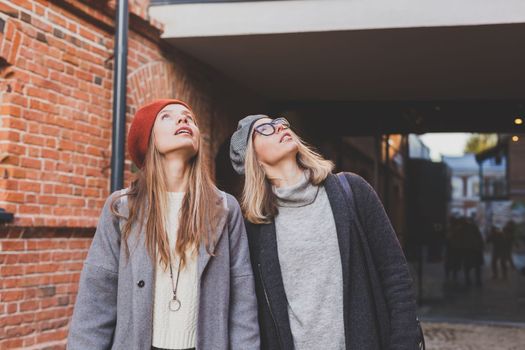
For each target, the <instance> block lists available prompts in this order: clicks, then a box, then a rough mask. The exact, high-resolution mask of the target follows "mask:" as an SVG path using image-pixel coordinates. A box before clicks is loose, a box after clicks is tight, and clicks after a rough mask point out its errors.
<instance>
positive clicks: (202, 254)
mask: <svg viewBox="0 0 525 350" xmlns="http://www.w3.org/2000/svg"><path fill="white" fill-rule="evenodd" d="M220 194H221V199H220V200H219V201H218V202H217V205H218V206H219V207H220V209H219V210H222V211H223V214H222V215H221V218H220V220H219V223H218V225H217V226H216V227H215V228H213V230H215V232H214V233H215V235H214V236H213V237H215V239H214V241H212V242H211V245H210V250H211V251H212V252H214V251H215V247H216V245H217V244H218V243H219V240H220V239H221V236H222V233H223V232H224V226H225V225H226V222H227V221H228V214H229V210H228V200H227V198H226V193H224V192H222V191H220ZM210 258H211V256H210V254H208V252H207V251H206V245H205V244H204V243H202V244H201V245H200V247H199V257H198V261H197V269H198V273H199V280H200V278H201V277H202V273H203V272H204V269H205V268H206V265H208V262H209V261H210Z"/></svg>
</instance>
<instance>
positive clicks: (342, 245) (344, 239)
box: [324, 174, 352, 344]
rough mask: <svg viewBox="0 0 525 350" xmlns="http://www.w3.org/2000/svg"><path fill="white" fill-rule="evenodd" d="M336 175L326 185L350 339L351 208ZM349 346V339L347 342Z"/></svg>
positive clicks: (346, 324)
mask: <svg viewBox="0 0 525 350" xmlns="http://www.w3.org/2000/svg"><path fill="white" fill-rule="evenodd" d="M338 181H339V180H338V179H337V176H336V175H333V174H330V175H329V176H328V177H327V178H326V180H325V183H324V186H325V189H326V193H327V195H328V200H329V202H330V206H331V207H332V213H333V215H334V221H335V227H336V230H337V240H338V242H339V253H340V254H341V265H342V269H343V309H344V323H345V324H344V327H345V334H346V336H347V337H348V334H350V333H349V331H350V328H349V325H350V323H349V322H350V319H349V315H350V310H349V305H350V248H351V246H350V241H351V237H350V234H351V231H350V227H351V221H352V218H351V216H350V208H348V205H347V204H346V199H345V197H344V191H343V189H342V188H341V185H340V184H339V182H338ZM346 343H347V344H349V342H348V339H347V341H346Z"/></svg>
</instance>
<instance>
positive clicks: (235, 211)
mask: <svg viewBox="0 0 525 350" xmlns="http://www.w3.org/2000/svg"><path fill="white" fill-rule="evenodd" d="M219 194H220V195H221V197H222V203H223V207H224V209H225V211H226V215H227V218H228V221H229V222H232V221H237V220H242V211H241V206H240V205H239V202H238V201H237V198H235V197H234V196H232V195H231V194H229V193H228V192H225V191H221V190H219Z"/></svg>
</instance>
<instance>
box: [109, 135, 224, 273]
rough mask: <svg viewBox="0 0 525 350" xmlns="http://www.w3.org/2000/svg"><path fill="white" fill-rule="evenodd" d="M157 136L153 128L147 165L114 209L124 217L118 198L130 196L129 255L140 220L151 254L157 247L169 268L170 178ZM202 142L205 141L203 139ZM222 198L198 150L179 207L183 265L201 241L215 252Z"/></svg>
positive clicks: (179, 245)
mask: <svg viewBox="0 0 525 350" xmlns="http://www.w3.org/2000/svg"><path fill="white" fill-rule="evenodd" d="M154 138H155V134H154V133H153V132H152V134H151V137H150V141H149V146H148V151H147V154H146V157H145V161H144V167H143V168H142V169H140V170H139V171H138V172H137V173H136V174H135V178H134V180H133V181H132V182H131V186H130V188H129V190H128V191H126V193H124V194H122V195H119V196H117V197H116V198H115V200H114V201H113V205H112V206H111V209H112V212H113V213H114V214H115V215H117V216H119V217H122V218H124V217H123V216H122V215H120V214H119V213H118V211H117V206H116V202H117V201H118V200H119V199H120V197H122V196H128V208H129V216H128V217H126V218H124V219H126V222H125V224H124V226H123V229H122V241H123V242H124V244H125V247H126V253H127V256H128V257H129V246H128V242H127V241H128V237H129V236H130V235H131V233H132V226H133V225H134V224H136V223H138V227H139V228H138V230H140V231H142V229H143V228H145V235H146V247H147V250H148V253H149V255H150V257H151V258H152V259H157V251H158V254H159V258H158V260H159V262H160V263H161V266H163V267H164V268H165V269H166V268H167V267H168V266H169V264H170V251H169V249H170V247H169V241H168V234H167V231H166V217H167V211H168V209H167V207H168V204H167V203H168V181H167V176H166V172H165V168H164V165H163V163H162V155H161V153H160V152H159V151H158V149H157V148H156V146H155V142H154ZM199 144H200V145H202V142H201V140H199ZM221 200H222V198H221V196H220V194H219V191H218V189H217V188H216V187H215V185H214V184H213V181H212V180H211V176H210V173H209V170H208V167H207V166H206V163H205V162H204V160H203V159H202V156H201V155H200V152H197V154H196V155H195V156H194V157H193V158H192V159H191V160H190V170H189V178H188V188H187V191H186V193H185V194H184V197H183V199H182V205H181V208H180V211H179V228H178V231H177V242H176V246H175V254H176V255H177V256H179V257H180V260H181V267H184V266H185V263H186V252H188V251H190V250H192V251H193V254H195V253H196V252H197V251H198V248H199V246H200V245H201V243H204V244H205V246H206V250H207V252H208V254H210V255H213V252H212V251H211V245H212V244H213V243H214V242H213V241H214V239H215V237H213V236H212V235H213V228H214V227H216V225H217V224H218V222H219V220H220V218H221V216H222V215H223V214H224V210H222V206H220V205H219V203H221ZM140 231H139V232H140ZM137 233H138V232H137ZM172 255H173V254H172Z"/></svg>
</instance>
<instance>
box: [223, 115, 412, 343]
mask: <svg viewBox="0 0 525 350" xmlns="http://www.w3.org/2000/svg"><path fill="white" fill-rule="evenodd" d="M230 158H231V162H232V165H233V167H234V169H235V170H236V171H237V172H238V173H239V174H244V175H245V184H244V191H243V197H242V203H241V206H242V208H243V211H244V215H245V218H246V222H247V232H248V242H249V246H250V256H251V262H252V268H253V271H254V276H255V288H256V294H257V299H258V308H259V325H260V330H261V348H262V349H268V350H273V349H281V350H289V349H296V350H310V349H325V350H332V349H333V350H342V349H352V350H354V349H355V350H368V349H370V350H372V349H374V350H375V349H399V350H401V349H411V350H412V349H417V348H418V340H419V339H418V328H417V322H416V303H415V295H414V291H413V288H412V279H411V276H410V274H409V269H408V266H407V263H406V260H405V257H404V255H403V252H402V249H401V247H400V244H399V242H398V240H397V237H396V234H395V232H394V230H393V228H392V225H391V224H390V221H389V219H388V217H387V215H386V213H385V211H384V209H383V206H382V204H381V202H380V200H379V198H378V196H377V194H376V192H375V191H374V189H373V188H372V187H371V186H370V185H369V184H368V183H367V182H366V181H365V180H364V179H363V178H361V177H360V176H358V175H356V174H353V173H344V174H343V173H342V174H340V175H334V174H332V169H333V164H332V162H330V161H328V160H326V159H323V158H322V157H321V156H320V155H319V154H318V153H316V152H315V151H314V150H312V148H310V147H309V146H307V145H306V144H305V142H303V141H302V140H301V139H300V137H299V136H297V135H296V134H295V133H294V132H293V131H292V129H290V124H289V122H288V121H287V120H286V119H284V118H276V119H272V118H270V117H268V116H266V115H251V116H248V117H246V118H244V119H242V120H241V121H239V124H238V128H237V131H236V132H235V133H234V134H233V136H232V138H231V144H230ZM348 185H349V186H348ZM347 186H348V187H347ZM352 193H353V195H351V194H352ZM352 203H354V204H355V207H354V205H353V204H352Z"/></svg>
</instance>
